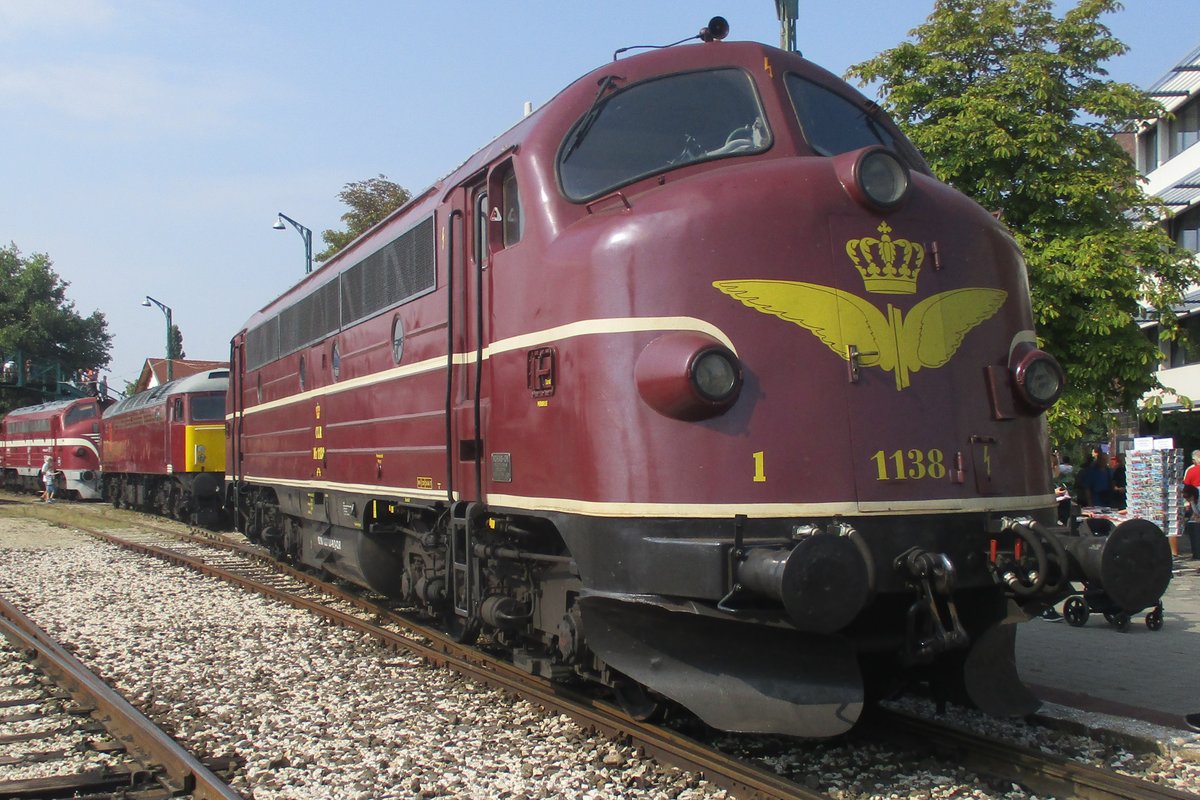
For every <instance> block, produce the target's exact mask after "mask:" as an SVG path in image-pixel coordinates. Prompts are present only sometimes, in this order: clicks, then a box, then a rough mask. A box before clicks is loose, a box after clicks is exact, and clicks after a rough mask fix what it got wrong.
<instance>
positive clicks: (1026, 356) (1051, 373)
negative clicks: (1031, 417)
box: [1012, 346, 1067, 411]
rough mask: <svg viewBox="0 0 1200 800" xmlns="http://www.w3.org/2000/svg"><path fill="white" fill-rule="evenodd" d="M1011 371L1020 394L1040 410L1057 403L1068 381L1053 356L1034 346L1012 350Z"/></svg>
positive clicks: (1028, 403)
mask: <svg viewBox="0 0 1200 800" xmlns="http://www.w3.org/2000/svg"><path fill="white" fill-rule="evenodd" d="M1012 373H1013V382H1014V383H1015V384H1016V387H1017V396H1018V397H1019V398H1020V399H1021V400H1022V401H1024V402H1025V403H1026V405H1029V406H1030V407H1032V408H1034V409H1036V410H1037V411H1045V410H1046V409H1047V408H1049V407H1050V406H1052V405H1054V401H1055V400H1057V399H1058V397H1059V395H1061V394H1062V391H1063V388H1064V387H1065V386H1066V383H1067V381H1066V377H1065V376H1064V375H1063V370H1062V367H1061V366H1059V364H1058V361H1056V360H1055V358H1054V356H1052V355H1050V354H1049V353H1047V352H1046V351H1044V350H1038V349H1037V348H1035V347H1032V346H1026V347H1024V348H1019V349H1018V350H1017V351H1016V352H1014V353H1013V367H1012Z"/></svg>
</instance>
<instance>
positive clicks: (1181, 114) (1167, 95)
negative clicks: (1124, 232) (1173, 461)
mask: <svg viewBox="0 0 1200 800" xmlns="http://www.w3.org/2000/svg"><path fill="white" fill-rule="evenodd" d="M1148 92H1149V93H1150V94H1151V95H1152V96H1154V98H1155V99H1157V100H1158V101H1159V102H1160V103H1162V105H1163V107H1164V108H1165V109H1166V111H1168V112H1169V113H1170V115H1172V116H1173V118H1165V117H1164V118H1159V119H1157V120H1149V121H1146V122H1144V123H1142V124H1141V125H1140V126H1139V127H1138V130H1137V134H1136V143H1135V146H1134V151H1135V157H1136V159H1137V166H1138V172H1140V173H1141V174H1142V175H1144V176H1145V177H1146V181H1147V184H1146V192H1147V194H1151V195H1154V196H1156V197H1158V198H1159V199H1161V200H1162V201H1163V203H1165V204H1166V205H1167V206H1168V207H1169V208H1170V209H1171V211H1172V212H1173V214H1174V216H1173V217H1172V218H1171V219H1170V220H1169V221H1168V223H1167V225H1168V228H1167V229H1168V231H1169V233H1170V234H1171V238H1173V239H1174V240H1175V241H1176V242H1177V243H1178V244H1179V245H1180V246H1181V247H1184V248H1186V249H1188V250H1190V251H1192V252H1193V253H1200V147H1198V146H1196V145H1197V144H1200V48H1197V49H1196V50H1194V51H1192V53H1191V54H1190V55H1188V57H1187V58H1185V59H1183V60H1182V61H1180V62H1179V63H1178V64H1176V65H1175V66H1174V67H1173V68H1172V69H1171V71H1170V72H1168V73H1167V74H1166V75H1164V76H1163V77H1162V78H1160V79H1159V80H1158V81H1157V82H1156V83H1155V84H1154V85H1153V86H1151V87H1150V88H1149V90H1148ZM1186 301H1187V302H1186V303H1185V304H1184V306H1183V307H1181V308H1180V309H1179V311H1180V324H1181V325H1182V326H1183V327H1184V329H1185V330H1187V331H1188V332H1189V333H1190V334H1191V336H1180V337H1179V338H1178V339H1176V340H1175V341H1173V342H1163V343H1162V348H1163V364H1162V367H1161V369H1160V371H1159V375H1158V377H1159V380H1160V381H1161V382H1162V384H1163V385H1164V386H1165V387H1167V388H1168V389H1171V390H1173V391H1174V392H1176V393H1177V394H1180V395H1183V396H1186V397H1190V398H1191V399H1192V401H1193V402H1197V401H1200V289H1195V290H1193V291H1192V292H1191V293H1189V294H1188V296H1187V298H1186ZM1172 399H1173V398H1171V397H1170V395H1167V396H1166V397H1164V407H1165V408H1170V407H1171V406H1172V405H1175V404H1174V403H1172V402H1171V400H1172Z"/></svg>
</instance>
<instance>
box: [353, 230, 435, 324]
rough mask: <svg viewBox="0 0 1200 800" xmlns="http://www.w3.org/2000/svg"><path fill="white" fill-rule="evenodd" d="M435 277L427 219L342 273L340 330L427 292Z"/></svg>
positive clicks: (432, 249) (430, 232) (431, 239)
mask: <svg viewBox="0 0 1200 800" xmlns="http://www.w3.org/2000/svg"><path fill="white" fill-rule="evenodd" d="M436 275H437V273H436V264H435V260H434V242H433V217H429V218H427V219H425V220H423V221H422V222H419V223H417V225H416V226H415V227H413V228H411V229H410V230H409V231H408V232H406V233H404V234H403V235H401V236H400V238H398V239H396V240H395V241H394V242H392V243H391V244H389V245H387V246H385V247H383V248H382V249H380V250H378V251H377V252H375V253H372V254H371V255H369V256H367V258H366V259H365V260H363V261H362V262H361V263H360V264H356V265H355V266H353V267H351V268H350V269H348V270H346V271H345V272H343V273H342V278H341V279H342V326H343V327H345V326H347V325H350V324H352V323H355V322H358V321H359V320H362V319H366V318H367V317H369V316H371V315H372V314H375V313H376V312H378V311H381V310H383V309H385V308H388V307H389V306H394V305H396V304H398V303H403V302H404V301H405V300H411V299H412V298H414V297H416V296H417V295H419V294H423V293H424V292H427V291H429V290H430V289H432V288H433V287H434V284H435V281H436Z"/></svg>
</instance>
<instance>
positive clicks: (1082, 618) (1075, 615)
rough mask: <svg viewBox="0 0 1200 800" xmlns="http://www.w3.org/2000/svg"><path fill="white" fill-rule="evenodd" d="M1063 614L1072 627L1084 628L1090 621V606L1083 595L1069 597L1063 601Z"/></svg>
mask: <svg viewBox="0 0 1200 800" xmlns="http://www.w3.org/2000/svg"><path fill="white" fill-rule="evenodd" d="M1063 616H1064V617H1066V618H1067V624H1068V625H1070V626H1071V627H1072V628H1082V627H1083V626H1084V625H1086V624H1087V621H1088V607H1087V603H1085V602H1084V600H1083V598H1082V597H1068V598H1067V602H1065V603H1063Z"/></svg>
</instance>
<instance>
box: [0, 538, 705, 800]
mask: <svg viewBox="0 0 1200 800" xmlns="http://www.w3.org/2000/svg"><path fill="white" fill-rule="evenodd" d="M0 560H2V561H3V562H5V564H6V569H4V570H3V571H2V573H0V593H2V594H4V596H5V597H7V598H9V599H10V600H11V601H12V602H13V603H14V604H15V605H16V606H18V607H19V608H21V609H22V610H23V611H24V612H25V613H27V614H28V615H29V616H30V617H32V618H33V619H34V621H35V622H37V623H38V624H39V625H41V626H42V627H44V628H45V629H46V630H47V631H48V632H49V633H50V634H51V635H53V636H55V637H56V638H58V639H59V640H60V641H62V642H64V643H66V644H68V645H69V646H70V648H71V649H72V650H73V651H74V652H75V654H76V656H78V657H79V658H80V660H82V661H83V662H84V663H85V664H87V665H88V666H89V667H90V668H91V669H92V670H93V671H95V672H96V673H98V674H99V675H101V676H102V677H104V678H105V679H106V680H107V681H108V682H109V683H111V684H113V685H115V686H116V687H118V688H119V689H120V690H121V691H122V693H124V694H125V696H126V697H127V698H129V700H130V701H131V702H133V703H134V704H135V705H136V706H138V707H139V708H140V709H141V710H142V711H143V712H144V713H146V714H147V715H148V716H150V717H151V718H152V719H154V720H155V722H157V723H158V724H159V725H161V726H162V727H164V728H165V729H166V730H167V731H168V732H169V733H171V734H172V735H174V736H175V737H176V738H177V739H178V740H179V741H180V742H181V743H183V744H184V745H185V746H187V747H188V748H189V749H191V750H193V751H194V752H196V753H198V754H200V755H201V756H204V757H217V758H228V757H234V758H237V759H240V760H241V761H243V762H244V764H245V766H244V768H243V769H242V770H241V772H240V773H239V775H238V776H237V778H236V779H235V780H234V782H233V785H234V788H235V789H237V790H238V791H239V792H241V793H243V794H245V795H246V796H247V797H254V798H259V799H261V800H266V799H267V798H289V800H305V799H306V798H313V799H314V800H316V799H318V798H320V799H321V800H329V799H331V798H352V799H353V800H367V798H434V797H454V798H501V799H502V800H521V799H522V798H526V799H527V800H533V798H556V797H557V798H563V799H564V800H566V798H610V797H612V798H621V797H630V798H633V797H638V798H679V800H700V799H701V798H714V799H715V800H720V799H721V798H725V797H726V793H725V792H724V791H722V790H719V789H717V788H715V787H713V786H711V785H710V784H707V783H706V782H704V781H702V780H700V779H698V778H697V777H696V776H694V775H691V774H689V773H684V772H680V771H677V770H673V769H669V768H664V767H661V766H659V765H658V764H656V763H654V762H652V761H649V760H646V759H642V758H639V757H638V756H636V754H634V753H632V752H630V751H629V750H628V749H627V748H621V747H618V746H616V745H615V744H613V743H612V742H611V741H610V740H608V739H607V738H605V737H602V736H595V735H592V734H589V733H586V732H584V731H582V730H581V729H580V728H579V727H578V726H577V725H576V724H575V723H574V722H573V721H571V720H570V719H568V718H566V717H562V716H550V715H547V714H545V713H544V712H542V711H541V710H540V709H539V708H537V707H535V706H532V705H530V704H529V703H526V702H523V701H515V700H512V699H511V698H509V697H508V696H506V695H505V694H503V693H502V692H498V691H495V690H492V689H488V688H485V687H480V686H477V685H474V684H472V683H470V682H468V681H465V680H463V679H461V678H459V677H458V676H456V675H454V674H453V673H451V672H449V671H446V670H442V669H434V668H430V667H428V666H426V665H425V664H424V663H423V662H421V661H420V660H419V659H416V658H413V657H411V656H409V655H407V654H404V653H394V652H389V651H387V650H384V649H383V648H381V647H380V646H378V645H377V644H376V643H375V642H374V640H372V639H370V638H368V637H365V636H363V635H361V634H356V633H352V632H350V631H347V630H346V629H344V628H341V627H339V626H335V625H332V624H328V623H325V622H323V621H321V620H319V619H318V618H316V617H313V616H312V615H310V614H306V613H304V612H301V611H298V610H295V609H292V608H290V607H288V606H285V605H283V604H281V603H277V602H275V601H271V600H268V599H265V598H261V597H258V596H255V595H252V594H249V593H247V592H245V591H242V590H240V589H236V588H234V587H231V586H228V585H226V584H224V583H222V582H220V581H218V580H216V579H212V578H207V577H204V576H200V575H197V574H196V573H194V572H191V571H190V570H186V569H183V568H180V567H175V566H172V565H168V564H165V563H162V562H158V561H156V560H154V559H150V558H147V557H145V556H140V555H137V554H134V553H131V552H128V551H123V550H121V549H119V548H117V547H115V546H112V545H108V544H105V543H101V542H97V541H95V540H93V539H91V538H89V537H86V536H83V535H82V534H73V533H70V532H69V531H65V530H62V529H60V528H55V527H52V526H49V525H46V524H45V523H42V522H39V521H36V520H31V519H6V518H3V517H0ZM5 769H6V768H4V767H0V780H7V779H8V778H9V776H8V775H7V774H6V772H5Z"/></svg>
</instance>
